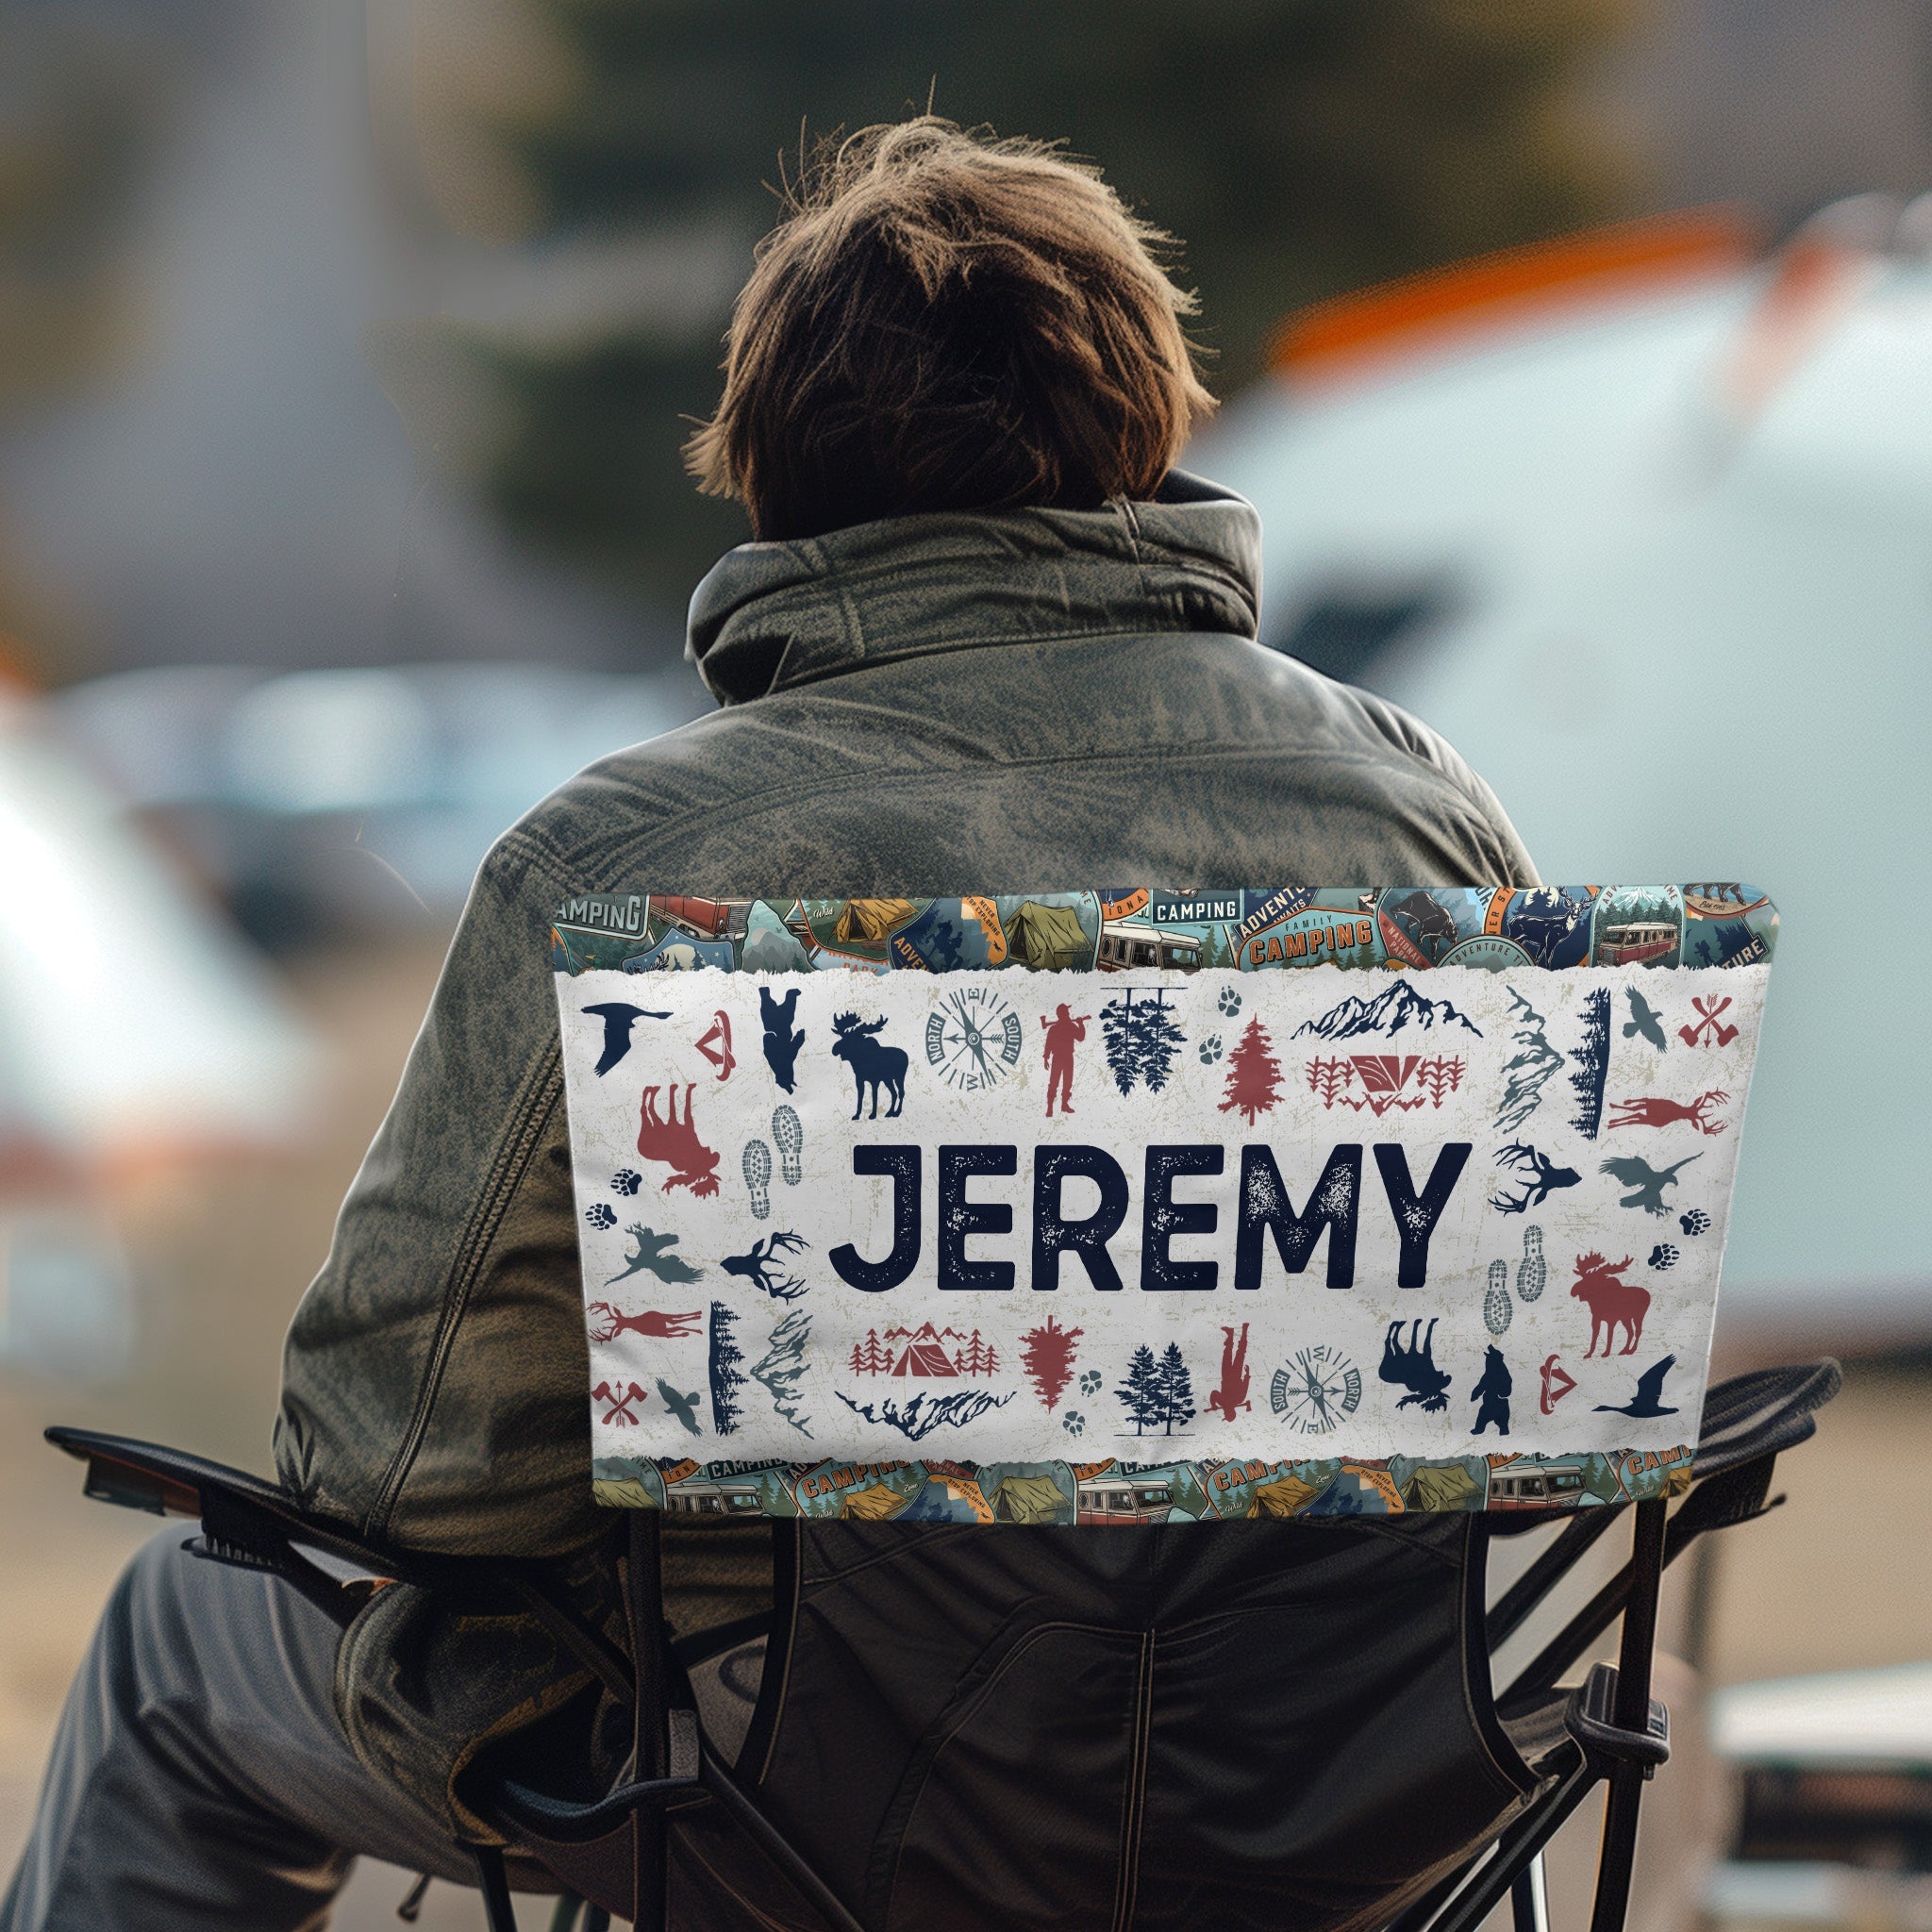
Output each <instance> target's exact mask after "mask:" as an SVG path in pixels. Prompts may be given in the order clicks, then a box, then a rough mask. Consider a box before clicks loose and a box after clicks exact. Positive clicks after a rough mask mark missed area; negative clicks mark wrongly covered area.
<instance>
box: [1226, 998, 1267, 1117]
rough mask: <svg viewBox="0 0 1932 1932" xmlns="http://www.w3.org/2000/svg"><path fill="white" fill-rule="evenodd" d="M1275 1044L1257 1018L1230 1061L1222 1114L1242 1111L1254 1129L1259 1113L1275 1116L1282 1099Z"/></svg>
mask: <svg viewBox="0 0 1932 1932" xmlns="http://www.w3.org/2000/svg"><path fill="white" fill-rule="evenodd" d="M1273 1046H1274V1041H1272V1040H1270V1039H1269V1038H1268V1033H1267V1029H1266V1028H1265V1027H1263V1025H1262V1024H1261V1022H1260V1018H1259V1016H1258V1015H1257V1017H1256V1018H1254V1019H1252V1020H1250V1021H1249V1022H1248V1028H1247V1031H1246V1032H1245V1033H1243V1034H1242V1035H1241V1044H1240V1045H1239V1046H1237V1047H1236V1048H1235V1050H1234V1051H1233V1052H1232V1053H1231V1054H1229V1055H1228V1057H1227V1098H1226V1099H1225V1100H1224V1101H1223V1102H1222V1103H1221V1111H1222V1112H1223V1113H1225V1112H1227V1110H1228V1109H1229V1108H1236V1107H1238V1108H1241V1112H1242V1114H1243V1115H1244V1116H1245V1117H1246V1119H1247V1123H1248V1124H1249V1126H1251V1127H1252V1126H1253V1125H1254V1124H1255V1116H1256V1115H1257V1113H1268V1112H1271V1111H1272V1110H1273V1108H1274V1103H1275V1102H1276V1101H1277V1100H1279V1099H1280V1098H1281V1063H1280V1061H1278V1060H1277V1059H1276V1058H1274V1054H1273V1053H1272V1052H1271V1051H1270V1048H1272V1047H1273Z"/></svg>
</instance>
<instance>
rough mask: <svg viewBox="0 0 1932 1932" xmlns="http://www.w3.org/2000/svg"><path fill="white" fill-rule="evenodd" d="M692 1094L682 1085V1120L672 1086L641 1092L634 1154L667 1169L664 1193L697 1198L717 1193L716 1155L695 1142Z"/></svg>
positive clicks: (691, 1085)
mask: <svg viewBox="0 0 1932 1932" xmlns="http://www.w3.org/2000/svg"><path fill="white" fill-rule="evenodd" d="M900 1058H901V1059H904V1058H905V1055H903V1054H901V1055H900ZM660 1091H661V1092H662V1093H663V1094H664V1096H665V1098H664V1107H665V1111H664V1113H663V1114H662V1115H661V1116H660V1115H659V1114H658V1093H659V1092H660ZM695 1091H697V1082H696V1081H694V1080H691V1081H687V1082H686V1083H685V1089H684V1118H683V1119H682V1120H679V1119H678V1118H677V1089H676V1088H675V1087H665V1088H662V1089H659V1088H657V1087H646V1088H645V1089H644V1098H643V1108H642V1117H641V1124H640V1125H639V1127H638V1153H639V1154H640V1155H641V1156H642V1158H644V1159H646V1160H661V1161H662V1162H663V1163H664V1164H665V1166H667V1167H668V1168H669V1169H670V1170H671V1172H670V1174H667V1175H666V1176H665V1180H664V1191H665V1192H666V1193H667V1194H668V1193H669V1192H670V1191H671V1190H672V1189H673V1188H689V1189H690V1190H691V1192H692V1193H693V1194H697V1195H700V1196H703V1195H706V1194H715V1193H716V1192H717V1191H718V1156H717V1154H716V1153H715V1152H714V1151H713V1150H712V1149H711V1148H709V1147H707V1146H705V1145H704V1144H703V1142H701V1141H699V1139H698V1130H697V1124H696V1122H695V1121H694V1120H693V1119H692V1118H691V1095H692V1093H693V1092H695Z"/></svg>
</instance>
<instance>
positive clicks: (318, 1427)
mask: <svg viewBox="0 0 1932 1932" xmlns="http://www.w3.org/2000/svg"><path fill="white" fill-rule="evenodd" d="M568 885H569V881H567V880H565V879H564V878H563V877H562V876H561V867H560V866H559V865H558V862H557V861H556V860H555V859H554V858H552V857H551V856H550V855H549V853H548V852H547V851H546V850H545V849H544V847H543V846H542V845H541V843H540V842H539V841H536V840H535V839H533V838H532V837H531V836H530V835H529V834H528V833H526V832H525V831H524V830H522V829H518V830H513V831H511V832H509V833H508V834H506V836H505V837H504V838H503V840H502V841H499V843H498V844H497V846H496V847H495V849H494V850H493V851H492V852H491V855H490V857H489V858H488V859H486V860H485V862H484V865H483V868H482V871H481V872H480V873H479V874H478V875H477V879H476V883H475V887H474V889H473V890H472V892H471V895H470V901H469V904H468V906H467V907H466V908H465V909H464V912H463V917H462V922H461V924H460V925H459V926H458V930H457V935H456V939H455V941H454V942H453V943H452V945H451V947H450V952H449V958H448V959H447V960H446V961H445V962H444V965H443V970H442V976H441V980H440V982H439V983H438V986H437V990H436V995H435V998H434V1000H433V1002H432V1003H431V1006H430V1008H429V1013H428V1017H427V1018H426V1019H425V1022H424V1024H423V1030H422V1032H421V1033H420V1034H419V1035H418V1036H417V1040H416V1043H415V1046H414V1047H413V1049H412V1050H411V1052H410V1055H409V1059H408V1067H407V1068H406V1070H405V1072H404V1074H403V1080H402V1085H401V1087H400V1089H399V1090H398V1091H397V1093H396V1097H395V1100H394V1102H393V1103H392V1105H391V1108H390V1111H389V1116H388V1118H387V1119H386V1120H385V1121H384V1123H383V1124H382V1128H381V1131H380V1132H379V1133H378V1134H377V1135H376V1137H375V1144H374V1145H373V1146H372V1147H371V1148H370V1150H369V1153H368V1156H367V1158H365V1159H364V1160H363V1163H362V1167H361V1170H360V1172H359V1173H358V1174H357V1176H356V1180H355V1184H354V1186H353V1187H352V1188H351V1189H350V1191H349V1195H348V1198H347V1199H346V1200H345V1201H344V1202H343V1204H342V1208H341V1214H340V1216H339V1217H338V1219H337V1222H336V1229H335V1238H334V1240H333V1241H332V1242H331V1244H330V1247H329V1254H328V1259H327V1261H326V1262H325V1265H324V1267H323V1270H322V1273H321V1274H319V1275H318V1276H317V1277H316V1279H315V1281H314V1283H313V1284H312V1285H311V1286H310V1288H309V1290H308V1293H307V1294H306V1295H305V1296H304V1297H303V1300H302V1303H301V1305H300V1307H298V1308H297V1309H296V1311H295V1318H294V1321H293V1323H292V1324H291V1327H290V1330H289V1337H288V1341H287V1344H286V1347H285V1350H284V1355H283V1366H282V1397H281V1411H280V1415H279V1417H278V1418H277V1421H276V1424H275V1465H276V1468H277V1470H278V1471H279V1472H280V1474H281V1477H282V1480H283V1482H284V1483H285V1484H287V1485H288V1486H289V1487H290V1488H291V1490H292V1491H295V1492H296V1493H297V1494H298V1495H299V1496H300V1497H301V1498H302V1500H303V1502H304V1503H305V1505H306V1506H307V1507H309V1508H312V1509H315V1510H318V1511H321V1512H325V1513H326V1514H328V1515H331V1516H335V1517H337V1518H339V1519H341V1520H344V1521H346V1522H349V1523H351V1524H355V1525H357V1527H358V1528H359V1529H360V1530H361V1531H362V1532H363V1533H364V1534H368V1535H375V1536H381V1537H388V1538H391V1539H392V1540H393V1541H397V1542H399V1543H402V1544H404V1545H406V1546H408V1547H413V1548H419V1549H424V1550H431V1551H439V1552H444V1553H449V1554H458V1555H483V1554H490V1555H506V1556H532V1557H534V1556H549V1555H555V1554H558V1553H560V1552H562V1551H565V1550H568V1549H571V1548H573V1547H575V1546H576V1545H578V1544H581V1543H582V1542H584V1541H587V1540H588V1539H590V1538H591V1537H592V1536H594V1535H595V1534H596V1533H597V1531H598V1529H599V1527H600V1524H601V1523H602V1521H603V1519H602V1518H601V1516H600V1514H599V1513H598V1512H597V1511H596V1510H595V1507H594V1505H593V1504H592V1502H591V1468H590V1419H589V1400H588V1396H587V1394H586V1389H587V1385H588V1382H589V1350H588V1344H587V1342H586V1340H585V1332H584V1317H583V1303H582V1291H581V1288H580V1285H579V1274H578V1260H577V1243H576V1232H575V1204H574V1197H573V1194H572V1188H571V1173H570V1144H569V1129H568V1124H567V1121H566V1118H565V1111H564V1100H563V1083H562V1072H561V1066H560V1061H559V1053H558V1024H557V1012H556V1000H555V995H554V992H553V990H552V981H551V974H550V968H549V963H548V955H547V950H546V948H545V946H544V943H543V941H544V937H545V931H546V922H547V919H548V915H549V912H550V908H552V907H554V906H555V905H556V904H557V901H558V896H559V895H560V894H561V893H562V892H563V891H565V890H566V888H567V887H568Z"/></svg>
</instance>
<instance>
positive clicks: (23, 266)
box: [0, 9, 154, 675]
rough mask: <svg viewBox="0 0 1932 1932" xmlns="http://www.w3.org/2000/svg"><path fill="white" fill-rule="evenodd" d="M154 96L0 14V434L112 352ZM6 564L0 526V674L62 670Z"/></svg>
mask: <svg viewBox="0 0 1932 1932" xmlns="http://www.w3.org/2000/svg"><path fill="white" fill-rule="evenodd" d="M153 85H154V75H153V72H152V68H151V66H146V67H145V69H144V71H143V63H142V62H141V61H139V60H137V59H136V58H134V52H133V50H131V49H119V50H117V49H115V48H113V47H112V46H111V45H110V43H108V42H107V41H105V40H104V39H103V38H102V37H100V36H97V35H92V34H89V33H88V32H87V31H86V30H85V27H84V25H82V24H80V23H77V22H72V21H58V20H50V19H47V18H44V17H41V18H34V17H31V16H29V15H25V14H23V13H21V12H20V11H19V10H17V9H16V10H15V11H14V12H13V13H12V14H11V15H7V14H0V425H4V424H5V423H6V422H7V420H8V418H9V417H11V416H13V415H14V414H16V413H17V412H18V411H20V410H23V409H25V408H29V407H31V406H33V405H36V404H40V403H42V402H45V401H48V400H50V399H52V398H54V397H56V396H59V395H62V394H65V393H68V392H70V391H73V390H74V389H75V388H77V387H79V386H81V385H83V384H85V383H86V382H88V381H90V380H92V379H93V378H95V377H97V376H98V375H100V374H101V372H102V371H103V370H104V369H105V368H107V367H108V366H110V365H111V363H112V362H113V361H114V359H115V358H116V356H117V355H118V353H119V351H120V349H121V347H122V346H123V344H124V342H125V335H126V323H127V302H126V296H127V286H126V283H127V278H126V274H125V260H124V259H123V247H122V244H123V242H124V241H125V234H124V230H123V226H122V223H121V221H120V216H121V215H122V213H123V212H124V210H125V207H126V204H127V200H128V192H129V189H130V187H131V185H132V183H133V181H134V179H135V176H136V172H137V163H138V161H139V159H140V157H141V154H142V132H143V129H144V127H145V125H146V124H147V115H146V114H145V112H144V111H143V108H142V99H143V97H144V96H147V95H151V92H152V89H153ZM9 561H10V560H9V558H8V556H7V555H6V550H5V525H4V521H0V667H4V666H6V665H7V664H8V662H9V660H10V661H11V662H12V663H13V665H14V667H15V668H17V669H32V670H35V671H38V672H40V673H42V674H47V675H51V674H53V673H55V672H57V671H59V670H64V669H71V668H72V667H71V666H69V665H67V664H66V663H64V662H63V659H64V658H65V657H66V655H67V653H68V651H69V650H70V649H71V648H72V647H73V640H72V639H71V638H69V637H65V636H63V630H62V626H61V625H59V624H58V621H57V620H55V619H53V618H51V617H49V616H47V614H46V613H44V612H42V611H40V610H39V609H37V608H35V606H34V600H33V598H32V595H31V592H30V591H29V590H28V589H27V588H26V586H25V572H23V571H22V570H21V569H20V568H19V567H18V566H17V565H16V566H13V567H12V568H9Z"/></svg>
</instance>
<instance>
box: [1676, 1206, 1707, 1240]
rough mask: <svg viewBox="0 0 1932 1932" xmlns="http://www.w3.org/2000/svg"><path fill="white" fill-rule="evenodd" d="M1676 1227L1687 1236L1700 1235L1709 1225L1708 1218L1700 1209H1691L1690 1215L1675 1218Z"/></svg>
mask: <svg viewBox="0 0 1932 1932" xmlns="http://www.w3.org/2000/svg"><path fill="white" fill-rule="evenodd" d="M1677 1225H1678V1226H1679V1227H1681V1228H1682V1229H1683V1230H1684V1232H1685V1233H1686V1234H1687V1235H1700V1234H1702V1233H1703V1232H1704V1230H1705V1229H1706V1228H1707V1227H1708V1226H1709V1225H1710V1216H1709V1215H1707V1213H1706V1212H1705V1211H1704V1209H1703V1208H1691V1211H1690V1213H1688V1214H1680V1215H1678V1216H1677Z"/></svg>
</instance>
